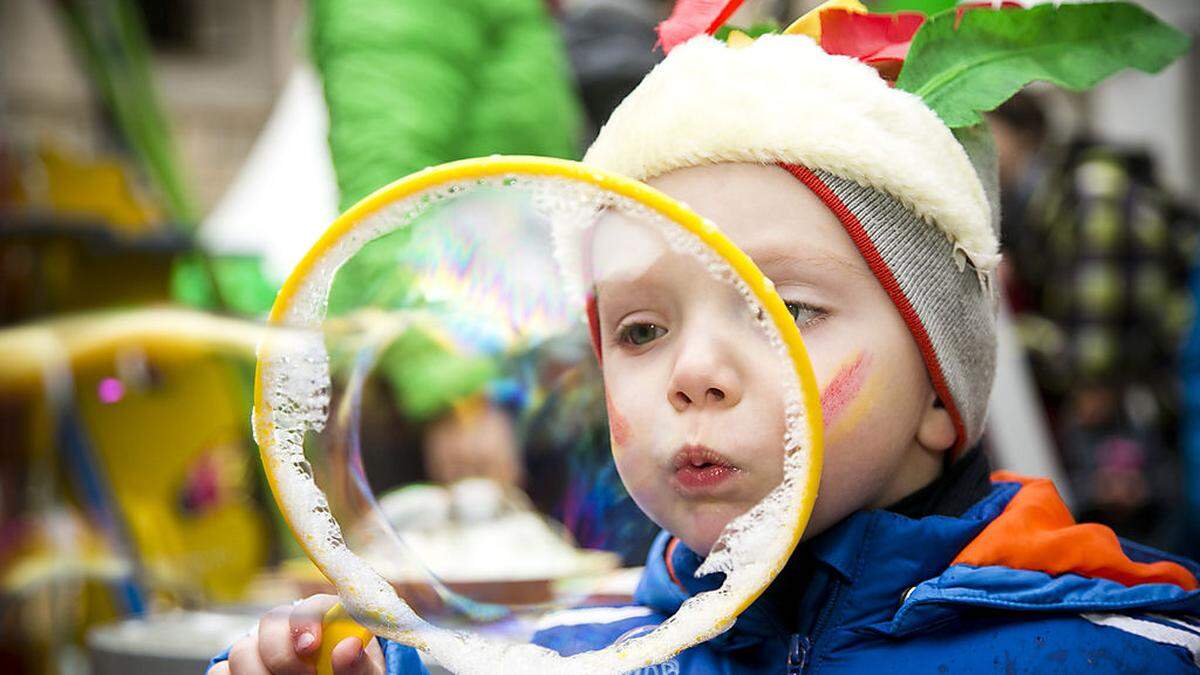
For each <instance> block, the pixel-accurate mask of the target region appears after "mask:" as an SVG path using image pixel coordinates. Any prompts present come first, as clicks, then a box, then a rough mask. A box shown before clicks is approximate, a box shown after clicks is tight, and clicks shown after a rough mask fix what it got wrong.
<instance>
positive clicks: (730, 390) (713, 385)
mask: <svg viewBox="0 0 1200 675" xmlns="http://www.w3.org/2000/svg"><path fill="white" fill-rule="evenodd" d="M667 398H668V399H669V400H670V403H671V405H672V406H673V407H674V408H675V409H676V410H677V411H679V412H683V411H685V410H687V409H689V408H695V407H701V408H704V407H710V406H711V407H732V406H734V405H737V403H738V401H740V400H741V398H742V387H741V382H740V378H739V377H738V374H737V371H736V369H735V368H734V365H733V364H732V363H730V362H729V361H728V360H727V359H722V358H721V357H720V355H719V354H717V353H716V351H715V350H714V349H712V347H711V346H709V347H707V348H706V347H701V346H699V345H694V346H692V348H690V349H687V350H686V351H685V352H684V353H682V354H680V356H679V358H678V359H677V360H676V362H675V370H674V372H673V373H672V377H671V384H670V387H669V388H668V391H667Z"/></svg>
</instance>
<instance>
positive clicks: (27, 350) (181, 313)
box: [0, 309, 267, 601]
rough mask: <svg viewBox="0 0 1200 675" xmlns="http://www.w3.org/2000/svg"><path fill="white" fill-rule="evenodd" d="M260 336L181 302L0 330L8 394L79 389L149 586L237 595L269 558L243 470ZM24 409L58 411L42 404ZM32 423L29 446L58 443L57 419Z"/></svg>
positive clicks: (0, 366)
mask: <svg viewBox="0 0 1200 675" xmlns="http://www.w3.org/2000/svg"><path fill="white" fill-rule="evenodd" d="M260 335H261V328H260V327H259V326H257V325H255V324H251V323H248V322H243V321H236V320H232V319H224V318H217V317H212V316H209V315H206V314H203V313H200V312H193V311H188V310H179V309H145V310H134V311H127V312H112V313H99V314H95V315H91V316H80V317H73V318H68V319H59V320H54V321H47V322H42V323H39V324H36V325H33V326H29V327H24V328H16V329H9V330H3V331H0V352H2V353H4V354H6V358H5V359H2V360H0V394H2V395H3V396H4V397H5V398H6V399H13V398H15V397H22V396H23V397H25V398H29V399H42V398H45V396H44V393H43V392H44V391H49V390H50V389H52V388H54V387H59V388H60V389H67V390H68V391H69V392H70V393H71V398H70V401H71V405H72V406H73V413H74V415H75V420H76V422H77V424H78V425H79V426H80V428H81V429H82V430H83V432H84V435H85V436H86V439H87V442H88V446H89V448H90V450H91V453H92V455H93V457H94V459H95V461H96V463H97V464H98V466H99V469H100V471H101V472H102V473H103V477H104V479H106V480H105V481H104V482H105V483H106V484H107V488H108V491H109V493H110V494H111V495H113V499H114V500H115V502H116V507H117V509H118V512H119V516H120V518H121V519H122V520H123V521H124V523H125V525H126V529H127V531H128V532H129V533H130V535H131V538H132V542H133V545H134V548H135V551H136V554H137V557H138V559H139V561H140V562H141V564H142V568H143V572H144V574H145V578H144V579H141V581H143V582H148V585H149V587H150V588H149V590H152V591H161V592H163V593H166V594H167V595H168V596H172V597H175V598H176V599H180V598H187V599H189V600H216V601H230V600H235V599H237V598H238V596H239V594H240V593H241V591H242V589H243V588H244V586H245V585H246V584H247V583H248V582H249V581H250V580H251V578H252V577H253V576H254V575H255V573H256V572H257V571H258V570H259V569H260V567H261V566H262V565H263V564H264V563H265V561H266V554H267V547H266V539H267V537H266V535H267V523H266V521H265V519H264V518H263V517H262V514H261V513H260V512H259V511H258V509H257V508H256V507H255V505H254V504H253V502H252V500H251V499H250V495H251V494H252V492H253V485H252V483H251V482H250V481H248V480H247V477H248V476H252V475H253V474H252V472H251V468H252V467H251V466H250V462H252V461H253V457H254V453H253V450H252V449H251V448H250V447H249V443H248V438H247V431H248V424H247V421H248V420H247V413H248V411H249V408H250V405H249V397H248V394H249V392H248V387H247V373H248V370H244V369H243V368H244V366H245V365H248V363H249V361H250V359H252V358H253V353H254V352H253V350H254V346H255V345H256V344H257V341H258V338H259V336H260ZM231 357H232V358H231ZM239 362H240V363H241V365H239ZM49 398H50V399H51V400H53V398H54V397H53V396H51V397H49ZM24 410H25V411H26V412H27V413H28V414H29V415H30V416H39V415H40V416H48V417H50V418H51V419H53V416H54V415H55V414H56V411H55V410H53V409H51V408H47V407H44V406H39V405H36V403H35V404H34V405H31V406H26V407H25V408H24ZM27 423H28V425H29V428H30V429H38V430H40V431H38V432H37V433H38V435H41V436H42V437H43V438H42V439H41V440H40V441H38V440H36V439H35V440H33V441H31V447H36V446H41V447H53V445H52V443H50V442H48V441H51V440H52V439H51V438H49V437H47V436H48V434H50V433H52V431H51V430H52V429H54V425H53V424H47V423H45V421H44V420H36V419H30V420H27ZM31 451H32V450H31Z"/></svg>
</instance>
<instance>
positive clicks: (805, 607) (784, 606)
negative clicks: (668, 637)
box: [210, 35, 1200, 674]
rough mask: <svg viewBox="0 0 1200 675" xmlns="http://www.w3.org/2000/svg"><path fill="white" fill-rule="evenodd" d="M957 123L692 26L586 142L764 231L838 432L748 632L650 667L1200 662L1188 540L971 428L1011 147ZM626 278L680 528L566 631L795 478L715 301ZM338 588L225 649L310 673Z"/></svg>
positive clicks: (654, 451)
mask: <svg viewBox="0 0 1200 675" xmlns="http://www.w3.org/2000/svg"><path fill="white" fill-rule="evenodd" d="M739 42H741V41H739ZM960 139H961V140H959V139H956V138H955V136H954V135H952V134H951V132H950V130H949V129H948V128H946V127H945V126H944V125H943V124H942V123H941V122H940V121H939V119H938V117H937V116H936V115H935V114H934V113H933V112H932V111H931V110H929V109H928V108H926V107H925V106H924V105H923V103H922V102H921V101H920V99H917V98H916V97H914V96H911V95H909V94H906V93H904V92H902V91H899V90H895V89H892V88H891V87H890V86H889V84H888V83H887V82H886V81H885V80H884V79H882V78H881V77H880V75H879V74H878V73H877V72H876V71H875V70H874V69H872V68H871V67H870V66H867V65H864V64H863V63H859V62H857V61H854V60H852V59H847V58H844V57H835V56H830V55H828V54H825V53H824V52H822V51H821V50H820V48H819V47H818V46H817V45H816V44H815V43H814V42H813V41H811V40H808V39H807V38H803V37H798V36H789V35H783V36H767V37H764V38H760V39H759V40H757V41H754V42H752V43H750V44H745V43H744V42H741V44H738V45H725V44H723V43H720V42H718V41H716V40H713V39H709V38H698V39H695V40H692V41H690V42H688V43H687V44H685V45H683V46H682V47H680V48H678V49H676V50H675V51H673V52H672V53H671V54H670V55H669V56H668V58H667V59H666V60H665V61H664V62H663V64H662V65H661V66H659V68H657V69H656V70H655V71H654V72H653V73H651V75H649V76H648V77H647V78H646V80H645V81H644V82H643V83H642V85H640V86H639V88H638V89H637V90H635V91H634V92H633V93H632V94H631V95H630V96H629V98H628V99H626V101H625V103H623V104H622V107H621V108H619V109H618V110H617V111H616V112H615V113H614V115H613V117H612V119H611V120H610V122H609V124H608V125H607V126H606V127H605V128H604V129H603V130H602V131H601V134H600V136H599V138H598V139H597V141H596V143H595V144H594V145H593V146H592V148H591V150H589V153H588V156H587V158H586V160H585V161H588V162H590V163H593V164H595V165H597V166H601V167H604V168H607V169H611V170H615V171H617V172H620V173H624V174H626V175H629V176H632V177H634V178H639V179H643V180H646V181H647V182H649V183H650V184H651V185H653V186H655V187H657V188H658V189H660V190H662V191H664V192H666V193H667V194H670V195H671V196H673V197H676V198H678V199H680V200H682V201H683V202H685V203H687V204H688V205H689V206H691V207H692V208H693V209H694V210H696V211H697V212H699V213H700V214H702V215H704V216H706V217H708V218H709V219H711V220H712V221H713V222H714V223H716V224H718V226H719V227H720V228H721V229H722V231H723V232H725V234H726V235H727V236H728V237H729V238H730V239H731V240H732V241H733V242H734V243H735V244H737V245H738V246H739V247H740V248H741V249H743V250H744V251H746V252H747V253H748V254H750V255H751V257H752V258H753V259H754V260H755V262H756V263H757V264H758V265H759V267H760V268H761V269H762V270H763V272H764V273H765V274H766V275H767V276H768V277H769V278H771V279H772V281H773V282H774V283H775V286H776V288H777V290H778V291H779V293H780V295H781V297H782V298H783V299H784V301H785V302H786V303H787V304H788V307H789V309H790V310H792V312H793V314H794V316H795V317H796V319H797V322H798V324H799V326H800V328H801V331H802V333H803V335H804V338H805V343H806V345H807V348H808V350H809V353H810V356H811V358H812V362H813V366H814V369H815V371H816V375H817V379H818V381H819V382H821V383H822V407H823V413H824V421H825V425H826V451H825V457H826V458H825V463H824V469H823V473H822V477H821V489H820V497H819V498H818V500H817V503H816V507H815V511H814V513H813V517H812V519H811V521H810V523H809V525H808V528H807V530H806V531H805V539H804V541H803V542H802V543H801V544H800V545H799V546H798V547H797V549H796V552H795V553H794V554H793V556H792V558H791V560H790V561H789V563H788V566H787V567H786V568H785V569H784V570H783V572H781V574H780V575H779V577H778V578H777V579H776V581H775V582H774V584H773V585H772V586H771V588H770V589H768V591H767V592H766V593H764V595H763V596H762V597H761V598H760V599H759V600H758V601H756V602H755V603H754V604H753V605H752V606H751V607H749V608H748V609H747V610H746V611H745V612H744V613H743V614H742V615H741V616H740V617H739V618H738V621H737V623H736V625H735V626H734V627H733V628H732V629H731V630H730V631H728V632H727V633H725V634H723V635H721V636H719V637H718V638H716V639H714V640H710V641H709V642H706V643H704V644H702V645H699V646H697V647H693V648H691V649H688V650H686V651H684V652H682V653H680V654H679V655H678V656H676V657H674V658H672V659H671V660H669V661H668V662H666V663H663V664H660V665H659V666H656V667H654V668H651V669H645V672H656V673H674V672H692V673H710V672H716V673H733V672H788V673H800V672H872V673H875V672H952V673H961V672H968V673H970V672H1043V671H1053V672H1075V671H1081V670H1085V669H1086V670H1089V671H1099V672H1114V673H1115V672H1133V671H1146V672H1155V673H1160V672H1162V673H1167V672H1193V671H1194V670H1195V669H1196V667H1197V663H1200V620H1197V619H1196V618H1195V615H1196V614H1197V613H1200V591H1197V581H1196V574H1197V571H1198V568H1197V567H1196V565H1195V564H1194V563H1191V562H1189V561H1184V560H1175V559H1172V558H1170V557H1169V556H1167V555H1165V554H1161V553H1158V552H1155V551H1151V550H1149V549H1145V548H1143V547H1140V546H1138V545H1135V544H1130V543H1126V542H1120V541H1118V540H1117V538H1116V537H1115V536H1114V535H1113V534H1112V532H1111V531H1108V530H1106V529H1104V528H1100V527H1097V526H1088V525H1076V524H1074V522H1073V520H1072V519H1071V517H1070V515H1069V513H1068V512H1067V510H1066V507H1065V506H1064V505H1063V504H1062V502H1061V500H1059V498H1058V496H1057V494H1056V493H1055V492H1054V489H1053V487H1052V486H1051V485H1050V484H1049V483H1048V482H1047V481H1039V480H1028V479H1023V478H1018V477H1015V476H1011V475H1007V474H997V475H995V476H992V477H991V478H990V479H989V475H988V474H989V469H988V466H987V460H986V458H985V457H984V455H983V454H982V452H981V450H980V449H979V448H978V447H976V444H977V442H978V440H979V437H980V435H981V433H982V427H983V419H984V415H985V412H986V410H985V408H986V404H987V398H988V392H989V391H990V386H991V380H992V375H993V369H994V357H995V354H994V352H995V340H994V317H993V313H992V302H993V300H992V291H991V286H990V283H989V275H990V270H991V269H993V268H994V266H995V264H996V253H995V252H996V249H997V246H996V236H995V234H994V232H993V230H992V225H991V223H993V222H994V221H995V213H994V211H993V210H992V208H991V204H994V203H995V194H994V191H992V190H989V189H988V186H989V183H990V182H991V179H992V178H994V174H992V173H991V172H990V171H989V170H988V169H987V167H988V166H989V164H988V162H987V161H986V157H983V156H982V155H981V154H980V152H979V149H978V147H977V144H976V143H975V142H973V140H972V139H971V138H969V137H967V136H960ZM965 148H971V149H972V150H973V152H972V153H970V154H969V153H968V152H967V150H966V149H965ZM607 227H608V225H606V224H605V223H603V222H602V223H601V224H600V225H599V226H598V227H597V230H596V233H595V238H596V241H595V242H594V245H595V247H596V248H597V249H603V248H604V245H605V244H604V240H605V237H606V236H607V235H606V228H607ZM662 262H663V261H657V262H656V265H659V264H660V263H662ZM666 262H668V263H669V262H670V261H666ZM666 267H667V266H666V265H662V266H659V267H655V269H665V268H666ZM611 282H612V280H611V279H607V278H605V277H604V276H603V275H599V278H598V279H597V282H596V300H597V313H596V324H597V325H596V326H595V328H596V334H597V336H598V338H597V339H598V343H597V349H598V353H599V355H600V357H601V363H602V368H603V373H604V377H605V383H606V389H607V392H608V395H609V397H610V400H609V406H610V424H611V425H612V426H613V427H614V428H615V427H618V426H619V427H620V428H621V429H622V430H623V433H621V434H620V438H614V458H615V461H616V464H617V467H618V469H619V470H620V472H621V476H622V479H623V481H624V482H625V483H626V485H627V486H628V488H629V491H630V493H631V495H632V496H633V497H634V499H635V500H636V501H637V502H638V504H639V506H641V507H642V508H643V510H645V511H646V512H647V514H648V515H650V516H651V517H652V518H653V519H654V520H655V522H657V523H659V524H660V525H662V526H663V527H664V529H665V530H666V531H665V532H664V533H663V534H662V535H660V537H659V538H658V540H657V541H656V544H655V546H654V548H653V549H652V551H651V553H650V556H649V559H648V561H647V568H646V573H645V576H644V577H643V579H642V582H641V584H640V586H639V588H638V591H637V595H636V600H637V603H638V605H639V606H634V607H630V608H622V609H621V610H620V611H596V610H595V609H594V608H583V609H579V610H568V611H567V612H564V613H561V614H559V615H557V616H555V617H553V618H551V619H550V620H549V621H547V622H546V623H547V624H554V623H555V622H556V621H557V623H558V624H559V625H548V627H546V628H545V629H544V630H542V631H541V632H540V633H538V634H537V635H536V636H535V638H534V641H535V642H536V643H538V644H541V645H544V646H547V647H550V648H552V649H554V650H556V651H558V652H560V653H562V654H573V653H577V652H580V651H585V650H592V649H598V648H601V647H603V646H606V645H609V644H612V643H614V642H617V641H620V640H625V639H629V638H630V637H632V636H635V635H639V634H642V633H644V632H646V631H648V630H650V629H651V628H652V627H653V626H654V625H657V624H658V623H660V622H662V621H663V620H665V619H666V618H667V617H668V616H670V615H671V614H672V613H673V612H674V611H675V610H676V609H677V608H678V607H679V605H680V604H681V603H682V602H683V601H684V600H685V599H686V598H687V597H689V596H690V595H693V594H695V593H697V592H700V591H703V590H708V589H711V588H715V587H716V586H718V585H719V583H720V579H719V577H717V578H714V576H715V575H710V576H704V577H699V578H697V577H696V576H695V575H694V572H695V571H696V570H697V568H698V567H699V565H700V563H701V561H702V559H703V557H702V556H703V555H704V554H706V553H707V552H708V550H709V549H710V548H711V546H712V545H713V543H714V541H715V540H716V537H717V535H718V533H719V532H720V531H721V529H722V528H723V527H724V525H725V523H727V522H728V521H729V520H730V519H731V518H732V517H734V516H736V515H738V514H739V513H741V512H744V511H745V510H746V508H748V506H749V505H750V504H753V503H754V502H755V501H757V500H758V499H759V498H761V497H762V496H763V495H764V494H765V493H766V491H768V490H769V489H770V488H771V487H773V486H774V485H776V484H778V481H779V470H780V469H779V466H780V457H781V453H782V451H781V450H780V449H778V448H777V447H776V444H777V443H776V444H773V442H772V440H771V439H777V438H779V435H777V434H781V433H782V420H774V421H772V419H773V417H772V415H771V413H772V411H775V410H776V408H775V404H776V403H777V401H774V400H773V399H772V398H771V392H770V390H769V389H767V390H765V391H766V393H762V392H763V391H764V390H763V389H761V388H759V389H754V390H753V391H756V392H759V393H756V394H754V395H753V396H749V395H746V392H748V391H751V390H752V389H751V386H752V385H753V384H755V383H756V382H760V381H761V380H762V379H763V378H764V374H763V373H761V372H759V368H760V364H757V363H755V362H753V361H751V360H747V359H746V358H744V356H743V354H742V353H741V351H739V350H738V349H737V348H736V345H735V344H731V343H730V342H728V338H727V337H725V336H727V335H729V333H727V332H724V331H722V330H719V327H718V326H717V325H716V324H712V325H711V330H703V329H700V330H691V329H690V328H689V330H680V329H679V328H678V326H677V317H675V316H673V315H672V314H671V311H668V310H664V309H663V308H661V307H658V306H656V305H655V304H654V302H653V301H652V300H640V299H639V298H638V295H637V294H636V293H630V292H628V291H627V290H623V289H622V287H621V286H620V284H619V283H611ZM694 295H696V296H697V297H704V294H703V293H696V294H694ZM627 296H630V297H632V299H630V297H627ZM696 302H699V301H696ZM678 311H679V312H684V313H686V312H688V311H694V312H697V313H700V312H702V311H703V309H702V308H701V307H699V306H696V307H694V308H689V307H684V308H683V309H679V310H678ZM698 315H699V314H694V315H693V317H694V316H698ZM689 321H691V325H692V326H695V325H696V321H695V320H693V319H690V320H689ZM763 397H765V399H764V398H763ZM774 417H778V415H774ZM614 436H617V434H616V433H615V432H614ZM664 436H665V437H666V438H667V439H668V440H667V441H663V440H662V439H663V438H664ZM680 443H683V444H684V445H683V446H679V444H680ZM681 457H682V460H681V459H680V458H681ZM698 472H707V473H704V474H703V475H690V474H697V473H698ZM696 486H699V488H701V489H694V488H696ZM332 602H333V599H332V598H330V597H328V596H324V597H315V598H310V599H309V600H306V601H305V602H304V603H301V604H300V605H298V606H297V607H296V608H292V607H283V608H278V609H276V610H273V611H272V612H270V613H268V614H267V615H266V616H265V617H264V618H263V621H262V622H261V623H260V626H259V629H258V632H257V635H252V636H249V637H247V638H245V639H243V640H242V641H240V642H239V643H238V644H237V645H235V646H234V648H233V650H232V654H231V656H230V661H229V665H225V664H218V665H216V666H215V667H214V668H213V669H212V670H210V672H214V673H224V672H233V673H254V674H258V673H268V672H270V673H293V672H294V673H301V672H310V671H309V669H308V667H307V666H305V665H303V664H302V663H301V661H300V656H301V655H307V654H310V653H312V652H314V651H315V650H316V646H317V644H318V642H319V639H320V632H319V631H320V617H321V615H322V613H323V611H324V610H325V609H328V607H329V606H331V605H332ZM334 666H335V672H339V673H383V672H388V673H398V672H410V670H409V669H410V668H411V669H413V670H412V671H411V672H416V670H415V669H416V668H419V664H418V663H417V660H416V658H415V656H414V653H413V652H412V650H409V649H406V648H400V647H398V646H396V645H394V644H390V643H388V644H385V645H383V647H382V648H381V646H380V644H379V642H378V641H372V642H371V644H370V645H368V646H367V649H366V651H364V650H363V649H362V645H361V644H359V643H358V641H357V640H356V639H353V638H351V639H347V640H346V641H344V642H343V643H342V644H340V645H338V647H337V649H336V650H335V654H334Z"/></svg>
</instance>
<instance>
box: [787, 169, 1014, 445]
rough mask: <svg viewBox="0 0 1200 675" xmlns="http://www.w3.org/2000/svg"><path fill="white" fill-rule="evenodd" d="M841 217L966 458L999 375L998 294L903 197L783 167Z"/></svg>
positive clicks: (984, 415) (816, 173)
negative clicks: (903, 327) (904, 330)
mask: <svg viewBox="0 0 1200 675" xmlns="http://www.w3.org/2000/svg"><path fill="white" fill-rule="evenodd" d="M781 166H782V167H783V168H784V169H786V170H787V171H788V172H790V173H791V174H792V175H793V176H795V177H796V178H797V179H799V180H800V181H801V182H803V183H804V184H805V185H806V186H807V187H808V188H809V189H811V190H812V191H813V192H814V193H815V194H816V195H817V196H818V197H819V198H820V199H821V200H822V201H823V202H824V203H825V205H826V206H827V207H828V208H829V209H830V210H831V211H832V212H833V213H834V214H835V215H837V217H838V219H839V220H841V222H842V224H843V226H845V228H846V231H847V233H848V234H849V235H850V238H851V240H853V241H854V244H855V246H856V247H858V249H859V252H860V253H861V254H862V256H863V258H864V259H865V260H866V261H867V264H868V266H869V267H870V268H871V271H872V272H873V273H874V274H875V276H876V278H877V279H878V280H879V282H880V284H882V285H883V288H884V290H886V291H887V293H888V295H889V296H890V297H891V299H892V302H893V303H894V304H895V305H896V309H897V310H898V311H899V312H900V315H901V317H903V319H904V321H905V323H906V324H907V325H908V329H909V332H910V333H911V334H912V336H913V339H914V340H915V341H916V343H917V347H918V348H919V349H920V351H921V356H922V358H923V359H924V360H925V365H926V368H927V370H928V372H929V377H930V380H931V382H932V383H933V387H934V389H935V390H936V391H937V393H938V396H939V398H940V399H941V401H942V404H943V405H945V406H946V408H947V410H948V411H949V412H950V415H951V417H952V418H953V420H954V425H955V429H956V432H957V435H958V440H957V442H956V443H955V448H954V449H955V452H956V453H960V452H962V451H963V450H964V449H965V448H968V447H970V446H971V445H973V444H974V443H975V442H977V441H978V440H979V437H980V436H981V435H982V433H983V426H984V419H985V417H986V414H987V405H988V398H989V395H990V393H991V389H992V380H993V378H994V376H995V370H996V320H995V300H994V296H993V292H992V289H991V288H990V287H989V286H988V285H987V284H985V283H983V282H982V281H981V276H980V275H979V274H978V273H977V272H976V271H975V269H974V268H972V267H971V266H969V265H967V266H965V267H963V268H962V269H960V266H959V264H958V263H957V262H956V256H955V255H954V246H953V244H952V243H951V242H950V240H949V239H948V238H947V237H946V235H945V234H944V233H943V232H942V231H941V230H939V229H938V228H937V227H935V226H934V225H931V224H929V223H927V222H925V221H924V220H922V219H920V218H918V217H917V216H915V215H913V213H912V212H911V211H909V210H908V209H906V208H905V207H904V206H903V205H902V204H900V202H899V201H897V200H896V199H895V198H893V197H891V196H889V195H886V194H884V193H882V192H879V191H877V190H874V189H871V188H868V187H863V186H862V185H859V184H858V183H855V182H854V181H850V180H846V179H844V178H839V177H837V176H834V175H832V174H830V173H828V172H824V171H809V170H808V169H805V168H804V167H801V166H797V165H791V164H783V165H781Z"/></svg>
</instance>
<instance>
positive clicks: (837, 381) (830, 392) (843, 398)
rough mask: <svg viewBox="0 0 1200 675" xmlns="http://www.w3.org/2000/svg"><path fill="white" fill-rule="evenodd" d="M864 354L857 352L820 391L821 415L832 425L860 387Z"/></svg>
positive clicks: (862, 377) (863, 377) (827, 424)
mask: <svg viewBox="0 0 1200 675" xmlns="http://www.w3.org/2000/svg"><path fill="white" fill-rule="evenodd" d="M866 362H867V358H866V354H863V353H859V354H858V356H857V357H855V359H854V363H851V364H850V365H848V366H843V367H842V369H841V370H839V371H838V372H837V374H836V375H834V376H833V379H832V380H830V381H829V384H827V385H825V390H824V391H822V392H821V417H822V418H824V420H825V426H832V425H833V423H834V421H835V420H837V418H838V417H840V416H841V414H842V411H844V410H845V409H846V406H847V405H848V404H849V403H850V402H851V401H852V400H854V397H855V396H856V395H858V392H859V390H860V389H861V388H862V383H863V380H864V379H865V375H866V368H865V365H866Z"/></svg>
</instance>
